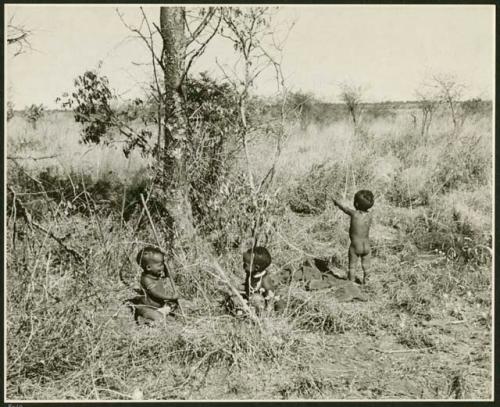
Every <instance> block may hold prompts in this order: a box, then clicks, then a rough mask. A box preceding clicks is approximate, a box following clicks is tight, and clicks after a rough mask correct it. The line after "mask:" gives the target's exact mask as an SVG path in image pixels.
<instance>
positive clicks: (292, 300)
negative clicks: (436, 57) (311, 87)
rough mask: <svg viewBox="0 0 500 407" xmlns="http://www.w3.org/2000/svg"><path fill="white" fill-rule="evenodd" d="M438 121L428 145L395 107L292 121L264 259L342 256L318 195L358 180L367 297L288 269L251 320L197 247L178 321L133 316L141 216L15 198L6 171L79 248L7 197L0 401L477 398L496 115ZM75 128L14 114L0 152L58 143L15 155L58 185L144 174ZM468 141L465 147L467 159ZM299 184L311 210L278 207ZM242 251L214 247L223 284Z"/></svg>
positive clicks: (65, 120)
mask: <svg viewBox="0 0 500 407" xmlns="http://www.w3.org/2000/svg"><path fill="white" fill-rule="evenodd" d="M445 119H446V118H445V117H442V118H439V120H438V119H436V121H435V123H434V124H433V126H432V127H431V137H430V139H429V140H427V141H425V142H424V140H419V139H418V138H416V137H417V136H418V132H417V131H416V130H415V129H413V128H412V125H411V122H410V121H409V119H408V112H407V111H405V110H401V112H399V111H397V112H396V114H394V115H391V116H388V117H378V118H376V119H372V120H371V121H370V120H366V121H365V122H364V124H363V128H362V129H361V130H362V131H361V133H360V134H358V135H357V136H356V138H354V135H353V131H352V129H351V128H350V127H349V125H348V122H344V121H339V122H334V123H331V124H330V125H327V126H321V127H320V126H315V125H314V124H312V125H311V126H309V127H308V128H307V129H306V131H305V133H304V132H301V131H300V130H299V128H298V127H295V126H291V127H290V133H291V135H290V137H289V139H288V142H287V144H286V147H285V149H284V151H283V155H282V157H281V159H280V162H279V168H278V174H277V178H276V181H275V182H276V185H275V187H276V188H279V189H280V192H279V194H280V195H279V196H280V199H281V202H282V203H283V206H284V207H283V208H282V209H283V210H282V212H281V215H279V218H276V219H274V220H275V227H274V231H273V235H272V240H271V241H270V242H269V249H270V251H271V253H272V255H273V263H274V264H273V268H274V271H280V270H283V269H285V268H289V269H292V270H295V269H297V268H298V267H299V266H300V264H301V262H302V261H303V260H304V259H305V258H313V257H318V258H328V257H331V256H334V257H335V258H336V259H337V261H338V264H339V265H340V267H342V268H345V267H346V262H347V258H346V257H347V256H346V250H347V247H348V233H347V231H348V223H347V222H348V219H347V218H346V217H345V216H343V214H341V213H340V212H339V211H338V210H336V209H335V208H334V207H333V206H332V205H331V203H329V202H328V201H325V199H324V198H325V197H328V196H343V195H344V194H345V196H346V198H347V199H348V200H350V199H351V197H352V194H353V192H354V191H355V190H356V189H358V188H362V187H369V188H370V189H373V190H374V191H375V192H376V205H375V207H374V218H375V224H374V227H373V230H372V240H373V247H374V261H373V266H372V270H371V273H370V276H369V280H368V286H367V287H366V288H365V289H364V292H365V293H366V294H367V295H368V297H369V301H367V302H346V303H342V302H338V301H336V300H335V298H334V297H333V295H332V290H326V291H322V292H309V291H306V290H305V287H304V286H303V285H301V284H300V283H297V282H294V283H292V284H291V285H290V286H285V287H282V288H281V291H282V294H283V295H284V297H285V298H286V300H287V304H288V306H287V309H286V311H285V312H284V313H282V314H279V315H278V314H274V313H268V314H266V315H264V316H263V317H262V318H261V326H262V328H263V329H259V327H258V326H256V325H255V323H254V322H252V321H251V320H249V319H245V318H241V319H238V318H233V317H230V316H228V315H226V314H225V311H224V308H223V307H222V305H221V304H222V300H223V294H222V292H221V291H220V289H219V287H220V285H219V284H218V282H217V281H215V279H214V277H213V267H214V264H213V262H212V259H210V258H209V257H208V256H207V255H206V253H203V252H202V251H201V250H200V249H201V247H191V248H189V250H188V251H187V252H185V253H184V252H179V253H176V254H175V256H174V257H173V258H171V259H169V262H170V264H171V266H172V269H173V271H174V274H175V278H176V282H177V284H178V285H179V287H180V290H181V292H183V293H184V295H185V297H186V298H185V299H184V300H182V301H183V305H184V308H185V313H186V319H185V320H182V318H179V319H177V320H175V321H173V322H170V323H169V325H167V326H160V327H155V328H146V327H144V326H136V325H135V324H134V322H133V320H132V317H131V315H130V312H129V311H128V310H127V308H126V306H125V305H124V304H123V301H124V300H126V299H127V298H131V297H132V296H133V295H134V292H133V290H132V289H131V287H132V286H134V285H137V276H138V270H137V268H136V267H135V265H134V264H133V257H134V254H135V252H136V250H137V248H138V246H139V245H141V244H143V243H146V242H147V243H153V242H154V239H153V237H152V236H151V234H150V232H149V229H148V226H147V223H142V224H141V225H140V227H139V228H138V231H137V233H135V226H136V221H137V213H136V214H135V215H134V214H132V215H131V218H130V220H129V221H124V220H123V219H122V216H121V210H120V209H117V208H115V207H114V206H106V205H105V203H103V202H99V201H98V200H97V198H96V197H92V196H91V197H90V198H89V199H93V198H95V202H94V203H93V202H84V201H82V205H83V206H82V208H83V209H81V210H74V209H71V208H69V209H68V205H67V202H68V195H65V198H64V199H56V198H55V197H54V196H50V198H49V196H48V195H47V196H46V195H45V193H40V194H37V195H28V194H30V193H31V192H35V191H34V190H33V191H32V190H30V188H31V187H29V185H31V184H29V185H28V184H27V183H26V180H25V178H22V177H19V170H18V169H17V168H18V167H17V166H16V165H15V164H14V165H13V166H9V172H8V176H9V185H11V186H12V187H13V188H14V189H15V190H17V191H22V192H23V193H24V195H21V194H19V196H18V198H19V199H21V200H22V201H23V202H25V204H26V206H27V208H28V209H29V210H30V211H32V212H33V216H36V219H38V221H39V222H40V223H41V224H43V226H44V227H45V228H47V229H48V230H51V231H52V232H53V233H55V234H56V235H57V236H60V237H64V242H65V243H66V244H67V245H69V246H70V247H72V248H74V249H75V250H77V251H78V252H79V253H81V254H82V256H83V257H84V261H83V262H82V263H78V262H75V260H74V259H73V258H72V257H71V256H70V255H68V253H67V252H66V251H65V250H64V249H63V248H62V247H61V246H60V245H59V244H58V243H57V242H56V241H54V239H52V238H51V237H50V236H48V235H47V234H46V233H43V232H40V231H39V230H36V229H30V228H29V227H27V225H26V224H25V222H24V221H23V219H22V218H20V217H19V216H16V214H15V213H13V212H12V209H13V208H12V205H11V203H9V209H10V212H9V213H8V228H7V275H6V276H7V287H8V289H7V309H6V316H7V358H8V364H7V393H6V396H7V398H8V399H17V400H25V399H37V400H43V399H45V400H46V399H68V400H70V399H103V400H108V399H119V400H127V399H128V400H129V399H132V398H133V393H134V391H136V390H140V391H142V392H143V394H144V397H145V398H146V399H157V400H158V399H159V400H165V399H199V400H204V399H248V400H250V399H360V398H363V399H364V398H367V399H418V398H438V399H453V398H462V399H471V398H472V399H475V398H478V399H487V398H489V397H490V396H491V394H492V388H491V359H490V355H491V353H490V352H491V337H490V334H491V263H490V260H491V259H490V257H489V256H488V255H487V254H486V255H485V253H484V250H482V249H480V248H481V247H483V246H484V247H488V246H490V245H491V225H492V216H491V215H492V213H491V210H492V207H491V201H492V200H491V193H492V190H491V123H490V117H489V116H484V115H483V116H481V117H478V118H475V119H474V120H472V119H471V120H469V121H466V122H465V126H464V129H463V130H462V132H461V134H460V136H459V138H458V139H455V140H452V139H451V138H450V137H452V136H451V135H450V134H449V123H448V122H447V120H445ZM77 130H78V128H77V126H76V125H75V124H74V123H72V121H71V118H70V117H69V116H68V115H63V114H60V113H58V114H54V115H49V116H47V117H46V118H44V119H42V120H41V121H40V123H39V124H38V126H37V130H36V131H35V130H33V129H32V127H31V126H30V125H29V124H27V123H25V122H24V121H23V120H22V119H21V118H19V117H16V118H14V119H13V120H11V121H10V122H9V124H8V146H9V150H8V155H12V156H22V157H29V156H31V157H39V156H43V155H52V154H58V157H57V160H39V161H34V160H30V159H27V160H17V163H18V165H21V166H22V168H23V169H24V170H25V171H26V172H28V174H29V175H30V176H31V177H33V178H37V177H38V175H39V174H41V173H42V172H43V171H44V170H45V169H46V168H48V167H54V168H53V170H52V171H53V173H54V174H58V175H59V176H60V177H62V179H63V181H64V180H66V179H67V178H65V177H67V174H80V175H82V176H83V175H86V176H89V177H90V180H91V181H89V182H93V183H94V182H98V181H99V180H102V179H103V177H105V175H106V174H109V171H113V173H115V174H116V179H114V180H113V182H115V183H119V182H122V183H128V184H129V185H131V186H133V185H132V184H133V183H134V182H135V181H133V179H139V178H140V175H141V174H143V173H144V172H145V169H147V166H148V163H147V161H146V160H145V159H143V158H141V157H139V156H132V157H131V158H129V159H128V160H126V159H125V158H124V157H123V155H122V153H121V150H120V149H119V148H116V149H115V148H114V147H99V148H93V149H90V151H89V147H88V146H82V145H80V144H78V142H77ZM417 130H418V129H417ZM472 139H474V140H477V144H476V145H477V148H474V149H469V150H470V151H468V155H467V156H464V155H463V153H464V151H465V149H466V148H467V146H468V145H469V144H467V143H470V140H472ZM451 141H453V143H452V144H453V146H454V148H453V149H449V148H448V149H447V148H446V146H447V145H450V142H451ZM253 151H254V158H255V161H254V165H255V168H267V167H266V163H267V162H268V160H267V157H268V155H270V154H272V150H271V149H270V148H269V145H268V144H265V143H262V142H259V143H257V144H256V145H255V146H254V150H253ZM445 154H446V155H445ZM459 156H460V157H462V158H463V157H466V158H467V159H466V160H465V162H466V165H463V166H461V167H460V165H461V164H458V161H457V159H456V158H457V157H459ZM444 158H447V159H446V160H445V159H444ZM462 161H464V160H462ZM318 164H324V166H323V167H321V168H319V169H318V168H317V165H318ZM315 165H316V167H315ZM452 170H453V171H454V172H453V173H454V174H455V175H454V178H453V179H451V178H450V179H447V178H448V177H447V176H446V174H451V173H452ZM65 174H66V175H65ZM134 177H136V178H134ZM443 177H444V178H443ZM82 179H83V178H82ZM23 180H24V181H23ZM405 180H406V183H405V182H403V181H405ZM66 182H67V181H66ZM78 182H79V181H78V180H77V181H75V184H78ZM35 184H36V183H35ZM297 186H301V187H302V189H303V191H304V194H303V195H301V196H302V197H303V198H301V199H306V200H310V201H311V202H315V203H316V204H317V205H319V206H320V208H319V209H318V211H317V212H316V213H315V214H314V215H309V216H303V215H299V214H296V213H293V212H292V211H290V209H289V208H288V207H287V205H286V204H287V202H288V200H289V199H291V198H293V197H296V196H297ZM33 188H35V187H33ZM44 188H45V187H44ZM77 190H78V188H76V187H75V189H74V191H76V192H74V193H75V194H78V192H77ZM37 191H38V190H37ZM71 191H72V189H71V188H70V192H69V196H71V194H72V193H73V192H71ZM117 191H121V189H120V188H118V189H117ZM41 192H44V191H43V190H42V191H41ZM75 199H76V198H75ZM79 199H80V198H79ZM116 199H118V200H119V199H120V196H118V198H116ZM69 201H71V199H69ZM75 202H80V201H79V200H76V201H75ZM106 208H107V209H106ZM17 215H19V214H17ZM450 236H451V237H450ZM193 246H196V245H195V244H194V245H193ZM433 250H434V251H433ZM474 250H476V251H474ZM478 250H480V251H481V252H480V253H479V252H478ZM453 253H454V254H455V255H453ZM240 256H241V254H240V250H239V249H233V248H228V249H227V250H226V252H225V254H224V255H223V256H221V257H220V258H219V259H218V262H219V263H220V265H221V266H222V268H223V269H224V270H225V271H226V272H227V273H228V274H229V276H230V278H231V279H233V281H239V280H241V278H242V271H241V270H240V267H241V257H240ZM120 275H121V276H122V279H120ZM121 280H125V281H126V282H127V285H124V284H123V282H122V281H121Z"/></svg>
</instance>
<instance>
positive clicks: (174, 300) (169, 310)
mask: <svg viewBox="0 0 500 407" xmlns="http://www.w3.org/2000/svg"><path fill="white" fill-rule="evenodd" d="M137 264H138V265H139V266H140V267H141V268H142V274H141V289H142V291H143V293H144V295H143V296H142V297H141V300H140V301H139V302H138V303H136V304H135V306H134V308H135V312H136V320H137V317H139V316H141V317H143V318H145V319H146V320H150V321H162V320H163V319H164V318H165V317H166V316H167V315H172V314H173V311H175V309H176V308H177V305H178V299H179V297H178V296H177V295H175V293H174V292H173V290H169V289H167V282H166V277H168V270H167V268H166V266H165V262H164V256H163V253H162V252H161V250H160V249H158V248H156V247H152V246H148V247H145V248H144V249H142V250H140V251H139V253H138V254H137ZM170 287H171V286H170Z"/></svg>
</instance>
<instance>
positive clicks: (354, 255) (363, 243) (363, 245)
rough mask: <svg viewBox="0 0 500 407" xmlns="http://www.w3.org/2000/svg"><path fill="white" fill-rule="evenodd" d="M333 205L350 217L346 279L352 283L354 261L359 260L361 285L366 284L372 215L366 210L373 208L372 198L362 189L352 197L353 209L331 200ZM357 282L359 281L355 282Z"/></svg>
mask: <svg viewBox="0 0 500 407" xmlns="http://www.w3.org/2000/svg"><path fill="white" fill-rule="evenodd" d="M333 203H334V204H335V205H336V206H337V207H338V208H339V209H340V210H342V211H343V212H344V213H346V214H347V215H349V216H350V217H351V226H350V228H349V237H350V239H351V244H350V246H349V272H348V278H349V280H351V281H354V276H355V270H356V260H357V259H358V257H360V258H361V267H362V269H363V280H362V284H365V283H366V277H367V275H368V269H369V268H370V255H371V248H370V240H369V233H370V226H371V224H372V215H371V213H368V209H370V208H371V207H372V206H373V203H374V197H373V193H372V192H371V191H368V190H366V189H363V190H361V191H358V192H356V194H355V195H354V208H355V209H351V208H348V207H346V206H343V205H342V204H340V203H339V202H338V201H337V200H335V199H333ZM356 282H359V281H356Z"/></svg>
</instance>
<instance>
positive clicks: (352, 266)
mask: <svg viewBox="0 0 500 407" xmlns="http://www.w3.org/2000/svg"><path fill="white" fill-rule="evenodd" d="M348 256H349V271H348V273H347V277H348V278H349V280H351V281H354V278H355V276H356V260H357V259H358V255H357V254H356V250H355V249H354V246H353V245H352V244H351V245H350V246H349V254H348Z"/></svg>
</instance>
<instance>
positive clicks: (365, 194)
mask: <svg viewBox="0 0 500 407" xmlns="http://www.w3.org/2000/svg"><path fill="white" fill-rule="evenodd" d="M374 200H375V198H374V197H373V193H372V191H369V190H367V189H362V190H361V191H358V192H356V194H355V195H354V207H355V208H356V209H359V210H361V211H367V210H368V209H370V208H371V207H372V206H373V203H374Z"/></svg>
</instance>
